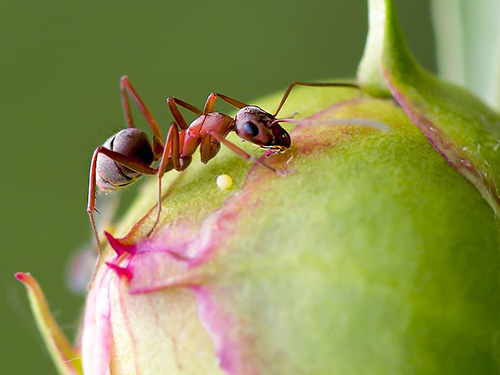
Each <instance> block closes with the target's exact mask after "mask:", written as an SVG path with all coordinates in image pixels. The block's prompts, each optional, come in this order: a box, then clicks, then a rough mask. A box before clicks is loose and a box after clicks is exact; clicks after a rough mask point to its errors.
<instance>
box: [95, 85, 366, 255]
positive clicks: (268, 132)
mask: <svg viewBox="0 0 500 375" xmlns="http://www.w3.org/2000/svg"><path fill="white" fill-rule="evenodd" d="M120 82H121V84H120V87H121V92H122V101H123V108H124V111H125V118H126V121H127V125H128V128H126V129H123V130H120V131H119V132H117V133H116V134H114V135H112V136H111V137H110V138H108V140H107V141H106V142H104V144H103V145H102V146H100V147H98V148H96V150H95V151H94V155H93V156H92V163H91V167H90V182H89V195H88V205H87V212H88V214H89V217H90V222H91V225H92V229H93V231H94V235H95V237H96V240H97V244H98V246H99V250H100V241H99V234H98V232H97V228H96V225H95V221H94V210H95V198H96V197H95V194H96V186H98V187H99V188H100V189H101V190H103V191H112V190H116V189H118V188H122V187H125V186H127V185H130V184H131V183H133V182H134V181H136V180H137V179H138V178H140V177H141V176H142V175H157V176H158V180H159V182H160V183H159V188H158V213H157V218H156V222H155V225H154V226H153V229H152V230H151V232H152V231H153V230H154V228H155V227H156V225H157V224H158V221H159V219H160V213H161V200H162V197H161V178H162V176H163V175H164V173H165V172H168V171H170V170H172V169H176V170H177V171H183V170H185V169H186V168H187V167H188V166H189V164H190V163H191V160H192V155H193V154H194V153H195V151H196V149H197V148H198V147H200V154H201V162H202V163H207V162H208V161H209V160H210V159H212V158H213V157H215V155H217V153H218V152H219V150H220V145H221V143H222V144H224V145H225V146H227V147H228V148H229V149H231V150H232V151H234V152H235V153H236V154H238V155H240V156H241V157H243V158H244V159H246V160H249V161H252V162H257V163H260V164H261V165H262V166H264V167H266V168H268V169H270V170H271V171H273V172H276V173H277V171H276V170H275V169H274V168H272V167H270V166H269V165H267V164H266V163H265V162H263V161H261V160H260V159H257V158H254V157H253V156H251V155H249V154H248V153H246V152H245V151H244V150H242V149H241V148H240V147H238V146H236V145H235V144H233V143H231V142H229V141H228V140H226V137H227V135H228V134H229V133H230V132H231V131H234V132H236V134H237V135H238V136H239V137H240V138H242V139H244V140H246V141H248V142H251V143H254V144H256V145H258V146H260V147H262V148H266V149H270V150H275V151H280V150H284V149H287V148H289V147H290V144H291V140H290V135H289V134H288V132H287V131H286V130H285V129H283V128H282V127H281V126H280V125H279V123H280V122H283V121H284V119H281V120H280V119H277V118H276V116H277V115H278V113H279V111H280V109H281V108H282V107H283V104H284V103H285V101H286V99H287V98H288V96H289V95H290V92H291V91H292V89H293V88H294V87H295V86H297V85H301V86H315V87H329V86H330V87H331V86H339V87H351V88H358V86H357V85H355V84H350V83H307V82H293V83H292V84H290V85H289V86H288V88H287V89H286V91H285V94H284V95H283V98H282V99H281V102H280V103H279V105H278V108H277V109H276V111H275V112H274V114H270V113H268V112H266V111H264V110H263V109H261V108H259V107H257V106H252V105H248V104H245V103H242V102H240V101H238V100H235V99H232V98H230V97H228V96H225V95H222V94H216V93H211V94H210V95H209V96H208V98H207V101H206V103H205V107H204V108H203V111H202V110H200V109H198V108H196V107H195V106H193V105H191V104H188V103H186V102H184V101H182V100H180V99H177V98H174V97H170V98H167V103H168V106H169V108H170V112H171V113H172V115H173V117H174V120H175V121H174V122H172V124H171V125H170V129H169V131H168V135H167V139H166V141H165V142H164V141H163V137H162V134H161V131H160V128H159V127H158V124H157V123H156V121H155V119H154V117H153V115H152V114H151V112H150V111H149V109H148V108H147V106H146V104H145V103H144V102H143V100H142V99H141V97H140V96H139V94H138V93H137V91H135V89H134V87H133V86H132V84H131V83H130V81H129V79H128V78H127V77H126V76H124V77H122V78H121V81H120ZM129 95H130V96H131V97H132V99H133V100H134V102H135V103H136V104H137V106H138V107H139V109H140V110H141V112H142V114H143V115H144V117H145V118H146V120H147V122H148V124H149V127H150V129H151V131H152V133H153V144H152V145H151V144H150V142H149V140H148V136H147V135H146V133H145V132H144V131H142V130H139V129H136V128H135V126H134V120H133V118H132V111H131V108H130V103H129V97H128V96H129ZM217 98H220V99H222V100H223V101H225V102H226V103H228V104H230V105H232V106H234V107H236V108H237V109H238V112H237V113H236V115H235V117H234V118H233V117H230V116H228V115H226V114H224V113H219V112H214V105H215V100H216V99H217ZM178 106H180V107H182V108H185V109H187V110H188V111H191V112H193V113H194V114H196V115H197V116H198V117H197V118H196V119H195V120H194V121H193V122H191V124H189V125H188V124H187V122H186V120H185V119H184V117H183V116H182V114H181V113H180V111H179V108H178ZM179 128H180V130H179ZM157 160H160V164H159V166H158V167H156V168H154V167H151V164H152V163H153V162H155V161H157Z"/></svg>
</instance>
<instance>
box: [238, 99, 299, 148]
mask: <svg viewBox="0 0 500 375" xmlns="http://www.w3.org/2000/svg"><path fill="white" fill-rule="evenodd" d="M234 123H235V131H236V134H238V136H239V137H240V138H243V139H244V140H246V141H248V142H252V143H254V144H256V145H258V146H261V147H263V148H269V149H278V150H281V149H285V148H289V147H290V143H291V141H290V135H289V134H288V133H287V131H286V130H285V129H283V128H282V127H281V126H280V125H279V123H278V120H276V118H275V117H274V116H273V115H271V114H270V113H267V112H266V111H264V110H263V109H261V108H259V107H256V106H248V107H244V108H242V109H240V110H239V111H238V112H237V113H236V116H235V118H234Z"/></svg>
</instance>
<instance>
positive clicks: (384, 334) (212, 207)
mask: <svg viewBox="0 0 500 375" xmlns="http://www.w3.org/2000/svg"><path fill="white" fill-rule="evenodd" d="M369 3H370V12H371V16H370V22H371V24H370V35H369V38H368V44H367V48H366V51H365V56H364V58H363V62H362V64H361V66H360V70H359V82H360V85H361V87H362V90H352V89H339V88H334V89H324V88H321V89H320V88H302V89H298V90H297V91H296V92H294V93H293V94H292V96H291V97H290V100H289V101H288V102H287V104H286V106H285V107H284V111H283V115H284V116H286V115H287V114H288V115H291V114H292V113H293V112H298V113H299V114H300V115H299V117H300V118H299V119H297V126H296V127H295V129H294V130H293V131H292V132H291V139H292V147H291V148H290V149H289V150H287V151H286V152H283V153H269V154H266V155H264V156H261V151H260V150H259V149H255V148H252V147H251V146H245V147H246V150H247V151H249V152H252V154H253V155H254V156H256V157H261V158H262V160H265V161H266V163H267V164H268V165H270V166H271V167H273V168H275V169H276V170H279V171H286V172H288V173H282V174H277V173H273V172H272V171H271V170H269V169H266V168H264V167H263V166H262V165H260V164H255V165H252V166H250V165H249V164H247V163H246V162H245V161H244V160H242V159H241V158H240V157H238V156H237V155H235V154H234V153H232V152H231V151H229V150H227V149H223V150H222V151H221V153H220V155H218V156H217V157H216V158H215V159H214V160H212V161H211V162H210V163H209V164H208V165H202V164H201V163H199V162H196V161H195V162H193V165H192V166H190V168H189V169H187V170H186V171H185V172H183V173H182V174H180V175H179V174H175V173H169V174H167V175H166V176H165V177H164V179H163V184H164V191H168V193H167V194H166V195H165V196H164V198H163V213H162V216H161V220H160V224H159V226H158V227H157V229H156V231H155V232H154V233H153V234H152V235H149V236H148V234H149V233H150V231H151V228H152V226H153V225H154V223H155V220H156V208H155V198H156V192H157V186H156V181H152V182H151V183H150V184H149V185H148V186H147V187H146V188H145V189H144V190H143V191H142V192H141V196H140V197H139V198H138V200H137V202H136V203H135V205H134V206H133V207H132V208H131V209H130V212H129V213H128V214H127V215H126V216H125V217H124V218H123V219H122V221H121V223H120V224H119V225H118V226H117V228H116V230H115V233H114V236H112V235H110V234H107V238H108V243H109V245H110V246H108V247H107V248H106V250H105V252H104V254H103V255H102V257H101V261H100V262H99V266H98V268H97V270H96V274H95V278H94V280H93V282H92V284H91V287H90V290H89V293H88V296H87V305H86V310H85V316H84V319H83V326H82V337H81V340H80V342H79V345H78V347H79V348H81V349H79V350H77V351H76V353H77V354H78V355H81V359H82V365H83V374H85V375H88V374H92V375H101V374H138V373H140V374H146V375H148V374H155V375H157V374H170V375H175V374H207V375H212V374H220V375H222V374H229V375H254V374H255V375H257V374H258V375H268V374H272V375H284V374H325V375H345V374H370V375H376V374H380V375H387V374H398V375H403V374H426V375H431V374H436V375H437V374H439V375H445V374H453V375H458V374H464V375H465V374H467V375H469V374H496V373H498V365H499V363H498V362H499V360H498V337H499V335H500V314H498V311H500V294H499V293H498V290H499V285H500V272H499V271H500V269H499V265H500V252H499V251H498V250H499V245H500V244H499V241H500V236H499V228H498V224H497V220H496V217H495V213H498V202H499V201H500V200H499V198H498V197H499V195H498V191H497V190H496V186H497V181H498V179H499V178H500V161H499V160H498V158H499V156H498V153H496V150H497V144H498V140H500V135H499V134H498V132H499V131H500V130H499V129H500V119H499V117H498V115H497V114H495V113H494V112H493V111H491V110H490V109H489V108H488V107H486V106H485V105H484V104H482V103H481V102H479V101H478V100H477V99H475V98H473V97H472V96H471V95H470V94H468V93H467V92H465V91H464V90H462V89H458V88H456V87H453V86H451V85H449V84H445V83H443V82H440V81H438V80H437V79H435V78H434V77H431V76H430V75H429V74H428V73H426V72H424V71H423V70H422V69H421V68H420V67H418V65H416V63H415V62H414V60H413V58H412V57H411V55H410V54H409V52H408V50H407V49H406V47H405V45H404V41H403V38H402V36H401V33H400V31H399V28H398V26H397V22H396V18H395V16H394V10H393V5H392V2H391V1H389V0H385V1H384V0H373V1H370V2H369ZM280 97H281V95H271V96H269V97H267V98H265V99H262V100H260V101H258V102H257V104H258V105H260V106H262V108H264V109H270V110H272V109H273V108H275V107H276V105H277V103H278V102H279V99H280ZM229 139H230V140H231V141H233V142H237V138H236V137H235V138H231V137H229ZM222 174H225V175H228V176H229V177H230V178H231V179H232V182H233V184H234V186H235V187H234V188H232V189H220V188H219V187H218V186H217V177H218V176H220V175H222ZM27 285H28V286H29V287H30V288H31V287H32V286H30V285H31V284H29V283H27ZM33 300H34V301H35V302H34V305H35V306H41V305H44V303H45V302H44V300H43V298H42V296H41V294H40V293H38V294H36V296H35V297H34V298H33ZM44 306H45V305H44ZM39 310H40V309H35V311H39ZM43 311H45V313H43V314H40V313H38V314H37V316H38V319H39V321H40V322H41V324H40V325H41V326H42V327H51V329H50V330H48V332H52V333H51V334H50V335H49V338H50V337H59V336H58V333H57V332H58V331H57V327H56V326H55V323H53V322H52V320H51V318H50V317H49V316H48V315H47V313H46V312H47V311H48V309H45V310H43ZM45 331H47V330H45ZM53 341H54V340H52V341H51V340H48V342H49V343H51V342H53ZM55 341H57V342H60V340H59V341H58V340H55ZM52 347H53V348H55V349H53V350H52V352H53V353H55V357H56V358H59V359H58V362H57V363H59V364H60V363H65V362H64V360H61V358H66V357H67V356H68V355H67V354H65V356H64V357H63V354H61V353H65V350H69V349H68V344H63V345H62V344H61V345H52ZM71 350H72V349H71ZM58 353H59V354H58ZM58 356H59V357H58ZM66 363H67V362H66ZM59 367H60V368H62V370H61V373H63V374H73V373H82V372H80V369H79V368H75V366H72V367H70V366H69V365H68V366H67V368H65V367H64V366H59Z"/></svg>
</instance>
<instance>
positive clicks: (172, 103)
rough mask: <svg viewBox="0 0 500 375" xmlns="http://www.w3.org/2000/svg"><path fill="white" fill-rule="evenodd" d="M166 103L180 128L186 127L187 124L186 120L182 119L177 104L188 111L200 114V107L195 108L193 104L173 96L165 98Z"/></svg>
mask: <svg viewBox="0 0 500 375" xmlns="http://www.w3.org/2000/svg"><path fill="white" fill-rule="evenodd" d="M167 104H168V107H169V108H170V112H171V113H172V116H174V119H175V121H176V122H177V124H178V125H179V127H180V128H181V129H183V130H184V129H187V128H188V124H187V123H186V120H185V119H184V116H182V114H181V112H180V111H179V108H177V106H181V107H183V108H185V109H187V110H188V111H191V112H193V113H194V114H195V115H198V116H200V115H201V109H198V108H196V107H195V106H193V105H191V104H189V103H186V102H185V101H183V100H180V99H177V98H174V97H169V98H167Z"/></svg>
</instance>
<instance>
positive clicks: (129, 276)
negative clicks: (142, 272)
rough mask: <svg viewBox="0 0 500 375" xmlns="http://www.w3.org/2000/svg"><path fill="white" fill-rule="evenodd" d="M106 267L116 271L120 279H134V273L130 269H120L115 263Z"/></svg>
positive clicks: (107, 263)
mask: <svg viewBox="0 0 500 375" xmlns="http://www.w3.org/2000/svg"><path fill="white" fill-rule="evenodd" d="M106 266H108V267H109V268H110V269H111V270H112V271H114V272H115V273H116V274H117V275H118V276H119V277H125V278H126V279H127V280H131V279H132V276H133V274H132V271H130V270H129V269H128V268H125V267H120V266H118V265H116V264H114V263H110V262H106Z"/></svg>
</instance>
